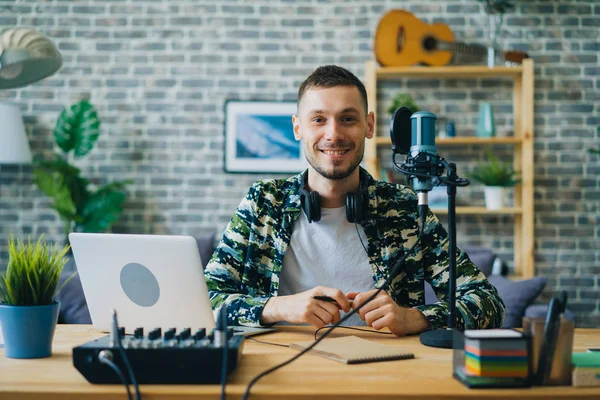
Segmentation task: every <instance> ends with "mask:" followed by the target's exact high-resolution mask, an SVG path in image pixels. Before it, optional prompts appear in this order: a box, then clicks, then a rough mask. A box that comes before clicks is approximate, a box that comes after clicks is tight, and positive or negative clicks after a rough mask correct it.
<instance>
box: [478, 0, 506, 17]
mask: <svg viewBox="0 0 600 400" xmlns="http://www.w3.org/2000/svg"><path fill="white" fill-rule="evenodd" d="M478 1H479V2H481V3H484V6H485V12H486V13H488V14H504V13H505V12H506V11H507V10H508V9H510V8H513V7H514V4H512V3H511V2H510V1H509V0H478Z"/></svg>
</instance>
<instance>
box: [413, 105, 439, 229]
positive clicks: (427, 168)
mask: <svg viewBox="0 0 600 400" xmlns="http://www.w3.org/2000/svg"><path fill="white" fill-rule="evenodd" d="M435 120H436V116H435V114H433V113H430V112H427V111H419V112H416V113H414V114H412V115H411V117H410V121H411V146H410V150H409V155H408V160H407V163H406V164H407V165H408V166H410V167H411V170H412V171H413V174H412V175H411V176H410V177H411V178H412V187H413V189H414V190H415V192H417V200H418V209H419V216H420V218H421V229H425V221H426V219H427V213H428V209H429V201H428V198H427V197H428V192H429V191H431V189H433V186H434V185H433V182H432V178H433V177H437V176H438V159H439V157H438V155H437V149H436V147H435Z"/></svg>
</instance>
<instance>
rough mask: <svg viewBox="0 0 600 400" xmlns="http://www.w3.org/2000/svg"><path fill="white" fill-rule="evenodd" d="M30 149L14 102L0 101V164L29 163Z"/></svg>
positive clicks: (21, 119)
mask: <svg viewBox="0 0 600 400" xmlns="http://www.w3.org/2000/svg"><path fill="white" fill-rule="evenodd" d="M29 163H31V150H30V149H29V142H28V141H27V135H26V133H25V126H24V125H23V118H22V117H21V110H20V109H19V107H17V106H16V105H14V104H8V103H0V164H29Z"/></svg>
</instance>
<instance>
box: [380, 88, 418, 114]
mask: <svg viewBox="0 0 600 400" xmlns="http://www.w3.org/2000/svg"><path fill="white" fill-rule="evenodd" d="M402 106H404V107H408V108H409V109H410V111H412V112H417V111H419V106H417V104H416V103H415V99H414V98H413V97H412V95H411V94H410V93H398V94H396V96H394V98H393V99H392V104H391V105H390V106H389V107H388V109H387V112H388V113H389V114H393V113H394V111H396V110H397V109H398V108H400V107H402Z"/></svg>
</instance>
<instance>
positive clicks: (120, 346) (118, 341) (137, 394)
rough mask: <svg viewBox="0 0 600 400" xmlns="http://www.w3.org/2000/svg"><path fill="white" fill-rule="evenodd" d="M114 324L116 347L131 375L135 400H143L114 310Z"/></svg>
mask: <svg viewBox="0 0 600 400" xmlns="http://www.w3.org/2000/svg"><path fill="white" fill-rule="evenodd" d="M112 316H113V318H112V324H113V332H115V333H116V334H115V336H114V337H115V345H116V347H117V348H118V349H119V353H120V354H121V358H122V359H123V363H124V364H125V369H126V370H127V374H128V375H129V380H130V381H131V383H132V384H133V388H134V389H135V400H141V396H140V388H139V386H138V384H137V381H136V380H135V375H134V374H133V368H132V367H131V364H130V363H129V358H128V357H127V354H126V353H125V350H124V349H123V344H122V343H121V334H119V323H118V322H117V312H116V311H115V310H113V314H112ZM127 392H129V387H128V388H127Z"/></svg>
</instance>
